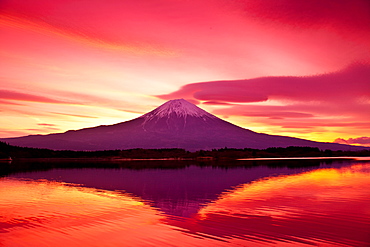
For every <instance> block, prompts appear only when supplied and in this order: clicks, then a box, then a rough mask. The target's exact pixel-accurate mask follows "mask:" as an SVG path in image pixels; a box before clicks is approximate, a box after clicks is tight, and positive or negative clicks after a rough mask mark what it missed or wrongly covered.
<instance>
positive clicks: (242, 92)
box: [157, 64, 370, 103]
mask: <svg viewBox="0 0 370 247" xmlns="http://www.w3.org/2000/svg"><path fill="white" fill-rule="evenodd" d="M157 97H159V98H161V99H165V100H169V99H173V98H193V99H195V100H201V101H214V102H218V103H220V102H227V103H231V102H234V103H251V102H263V101H267V100H289V101H296V102H309V101H318V102H328V101H330V102H347V101H354V100H355V101H357V100H361V99H366V100H370V65H369V64H355V65H352V66H350V67H348V68H347V69H344V70H342V71H339V72H336V73H330V74H322V75H315V76H306V77H293V76H281V77H260V78H254V79H243V80H230V81H210V82H201V83H192V84H187V85H185V86H183V87H182V88H180V90H178V91H175V92H172V93H169V94H165V95H158V96H157Z"/></svg>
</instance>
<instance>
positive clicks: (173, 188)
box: [9, 161, 348, 217]
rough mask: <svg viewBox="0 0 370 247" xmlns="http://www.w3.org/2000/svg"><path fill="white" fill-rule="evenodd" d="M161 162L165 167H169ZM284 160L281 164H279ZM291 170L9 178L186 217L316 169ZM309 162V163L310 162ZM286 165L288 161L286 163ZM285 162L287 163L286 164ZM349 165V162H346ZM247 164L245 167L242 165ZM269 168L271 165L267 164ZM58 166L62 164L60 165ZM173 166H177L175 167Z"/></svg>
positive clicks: (196, 169)
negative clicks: (228, 194) (232, 193)
mask: <svg viewBox="0 0 370 247" xmlns="http://www.w3.org/2000/svg"><path fill="white" fill-rule="evenodd" d="M168 162H171V161H164V162H163V164H166V163H167V165H164V166H168ZM281 162H282V163H284V162H286V161H280V164H281ZM300 162H301V163H302V166H303V167H301V168H296V169H291V168H288V167H281V166H280V167H278V165H277V164H279V163H275V166H277V167H268V166H253V164H254V165H256V164H259V163H258V162H253V163H252V162H240V163H237V164H240V165H239V166H232V167H229V166H219V167H213V166H194V165H193V166H188V167H182V168H179V169H140V170H138V169H128V168H120V169H103V168H83V169H59V168H56V169H51V170H47V171H34V172H27V173H16V174H14V175H11V176H9V177H16V178H29V179H47V180H56V181H62V182H67V183H75V184H81V185H82V186H86V187H92V188H97V189H105V190H114V191H119V190H122V191H125V192H128V193H130V194H133V195H135V196H139V197H141V198H142V199H143V200H144V201H147V202H149V203H150V204H152V205H153V206H155V207H157V208H159V209H160V210H161V211H162V212H164V213H166V214H168V215H174V216H182V217H189V216H190V215H192V214H194V213H196V212H198V210H199V209H200V208H201V207H202V205H204V204H205V203H207V202H209V201H213V200H215V199H217V198H218V197H219V196H220V194H222V193H223V192H225V191H228V190H231V189H234V187H235V186H238V185H240V184H245V183H250V182H252V181H255V180H258V179H261V178H265V177H270V176H279V175H287V174H297V173H301V172H303V171H308V170H313V169H316V168H317V167H306V168H305V167H304V164H305V161H300ZM311 162H312V161H311ZM288 163H289V162H288ZM288 163H287V164H288ZM320 163H321V164H322V166H325V167H327V166H330V167H332V166H342V165H343V164H340V163H338V162H334V163H332V164H326V165H325V164H324V163H323V162H322V161H317V162H315V163H309V164H310V165H314V164H316V165H320ZM347 164H348V163H347ZM243 165H246V166H243ZM269 165H271V162H269ZM59 166H60V167H62V166H63V164H59ZM175 167H176V166H175Z"/></svg>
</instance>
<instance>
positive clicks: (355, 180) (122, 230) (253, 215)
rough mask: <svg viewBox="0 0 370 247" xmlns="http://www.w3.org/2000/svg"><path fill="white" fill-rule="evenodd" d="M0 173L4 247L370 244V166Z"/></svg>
mask: <svg viewBox="0 0 370 247" xmlns="http://www.w3.org/2000/svg"><path fill="white" fill-rule="evenodd" d="M9 166H10V167H4V166H3V167H2V169H0V172H1V173H0V174H2V178H0V212H1V215H0V246H66V245H69V246H311V245H314V246H317V245H319V246H368V245H369V233H370V231H369V229H370V207H369V205H370V162H369V161H353V160H343V161H321V160H316V161H312V160H310V161H309V160H299V161H292V160H291V161H289V160H286V161H284V160H280V161H253V162H251V161H238V162H232V163H214V164H212V165H210V163H207V162H206V163H201V164H199V163H194V162H175V161H162V162H154V161H153V162H126V163H120V164H106V163H102V164H94V165H93V164H83V165H81V164H71V163H62V162H61V163H58V164H55V163H53V164H50V163H43V164H41V163H31V164H10V165H9Z"/></svg>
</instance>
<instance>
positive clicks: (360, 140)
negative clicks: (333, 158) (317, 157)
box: [334, 136, 370, 146]
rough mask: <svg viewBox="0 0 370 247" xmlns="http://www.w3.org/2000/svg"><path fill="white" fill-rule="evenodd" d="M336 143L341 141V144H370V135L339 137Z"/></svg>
mask: <svg viewBox="0 0 370 247" xmlns="http://www.w3.org/2000/svg"><path fill="white" fill-rule="evenodd" d="M334 142H335V143H341V144H361V145H364V146H370V137H367V136H362V137H357V138H349V139H347V140H345V139H343V138H337V139H335V141H334Z"/></svg>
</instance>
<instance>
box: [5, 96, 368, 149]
mask: <svg viewBox="0 0 370 247" xmlns="http://www.w3.org/2000/svg"><path fill="white" fill-rule="evenodd" d="M0 140H1V141H5V142H7V143H9V144H12V145H18V146H24V147H36V148H49V149H55V150H112V149H132V148H145V149H158V148H184V149H187V150H190V151H194V150H200V149H204V150H209V149H218V148H224V147H228V148H256V149H265V148H268V147H288V146H307V147H318V148H320V149H331V150H362V149H364V147H357V146H350V145H343V144H335V143H322V142H313V141H308V140H304V139H298V138H292V137H285V136H276V135H267V134H262V133H256V132H253V131H251V130H248V129H244V128H241V127H238V126H236V125H234V124H231V123H229V122H226V121H224V120H222V119H220V118H218V117H216V116H214V115H212V114H210V113H208V112H206V111H204V110H202V109H200V108H199V107H197V106H195V105H193V104H191V103H189V102H188V101H186V100H184V99H175V100H170V101H168V102H166V103H164V104H163V105H161V106H160V107H158V108H156V109H154V110H153V111H151V112H149V113H147V114H144V115H143V116H141V117H139V118H136V119H133V120H130V121H126V122H122V123H118V124H114V125H102V126H97V127H93V128H86V129H80V130H70V131H67V132H65V133H58V134H49V135H30V136H24V137H17V138H3V139H0Z"/></svg>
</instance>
